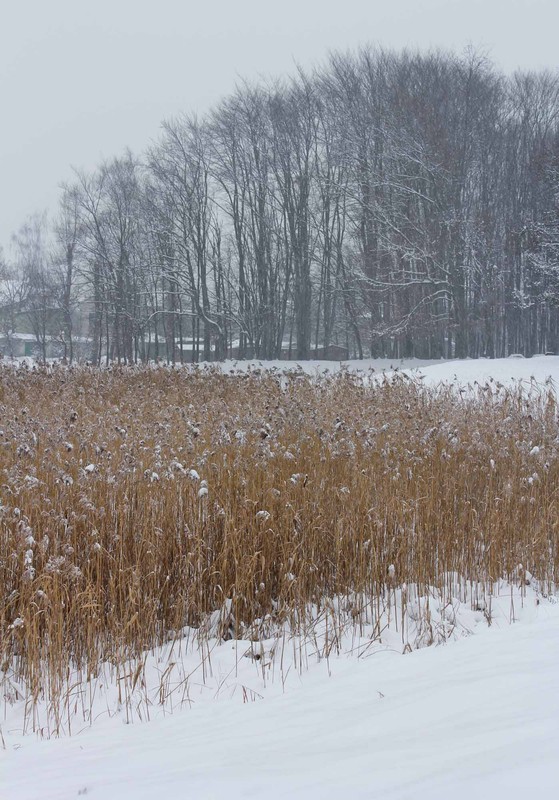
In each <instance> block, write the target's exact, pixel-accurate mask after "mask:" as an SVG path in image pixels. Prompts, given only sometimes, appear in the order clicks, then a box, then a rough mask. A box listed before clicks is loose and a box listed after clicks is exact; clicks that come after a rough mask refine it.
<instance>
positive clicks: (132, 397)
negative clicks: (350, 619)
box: [0, 368, 559, 724]
mask: <svg viewBox="0 0 559 800" xmlns="http://www.w3.org/2000/svg"><path fill="white" fill-rule="evenodd" d="M558 433H559V431H558V425H557V407H556V400H555V395H554V393H553V392H552V391H551V390H550V389H549V388H546V387H539V388H538V387H535V386H532V387H531V391H529V392H527V391H526V390H525V389H524V390H523V389H522V388H521V387H515V388H504V387H499V386H497V385H495V384H491V385H488V386H485V387H470V389H469V390H468V392H467V393H465V394H464V393H462V394H461V393H460V392H459V391H457V390H456V389H453V388H448V387H446V388H438V389H427V388H425V387H424V386H422V385H421V381H419V380H414V379H410V378H407V377H404V376H398V375H396V376H395V377H392V378H385V379H372V378H371V376H370V375H361V376H359V375H354V374H350V373H347V372H342V373H340V374H338V375H336V376H335V377H309V376H307V375H304V374H303V373H294V374H289V375H286V376H283V375H280V374H278V373H273V372H263V371H258V370H254V371H252V372H249V373H246V374H233V375H227V374H221V373H220V372H219V371H217V370H212V369H192V370H187V369H180V370H172V369H163V368H161V369H157V370H153V369H125V368H114V369H110V370H106V371H96V370H92V369H87V368H80V369H75V370H68V369H62V368H59V369H56V368H41V369H34V370H29V369H18V370H13V369H11V368H3V369H0V593H1V604H0V668H1V670H2V671H3V672H2V673H0V681H1V680H2V675H4V679H6V676H7V675H8V674H9V676H10V681H11V682H12V684H15V683H18V684H19V685H25V686H26V691H27V692H28V694H27V700H28V706H27V707H28V715H29V720H30V724H32V722H33V709H34V707H35V706H36V704H37V703H38V702H39V701H40V700H41V698H42V697H43V696H46V695H48V697H49V699H50V702H51V703H52V708H53V709H54V713H55V716H56V714H61V713H62V711H61V706H60V700H61V697H62V695H63V693H64V691H65V688H64V687H67V683H68V680H69V675H70V674H71V673H72V674H73V671H75V670H77V672H78V674H79V675H80V676H81V677H82V678H83V679H84V680H88V679H89V680H92V679H94V678H95V675H96V672H97V670H98V668H99V665H100V664H101V663H103V662H111V663H114V664H115V665H119V664H123V663H124V662H125V661H126V660H127V659H130V658H133V657H137V656H139V655H140V654H141V653H143V652H145V651H146V650H147V649H149V648H153V647H156V646H158V645H160V644H162V643H164V642H166V641H168V640H169V639H172V638H173V637H175V636H179V635H180V634H179V632H180V631H182V630H183V629H184V627H185V626H190V627H192V628H197V629H198V630H199V631H201V632H203V631H207V630H209V627H208V620H210V619H213V620H215V619H216V612H219V615H218V617H217V619H218V627H217V629H215V626H214V629H213V630H214V633H215V632H217V634H218V635H219V636H220V637H222V638H225V639H227V638H239V637H245V638H251V639H253V640H254V639H257V638H258V636H259V633H260V632H261V631H262V630H263V629H264V627H266V628H267V629H269V628H270V626H273V625H282V624H285V623H288V624H289V625H290V627H291V629H292V630H297V628H298V626H299V627H300V626H301V625H303V624H304V620H305V619H306V618H307V617H308V609H309V608H310V607H312V608H314V609H316V610H318V612H320V609H321V608H324V607H325V606H328V608H329V609H334V608H335V607H334V606H333V605H332V604H331V601H332V598H336V597H340V596H343V597H346V598H351V601H350V605H351V604H354V606H355V607H354V608H353V607H350V608H349V612H350V613H351V614H353V615H354V616H355V618H356V619H357V618H359V614H360V612H361V610H362V606H363V604H367V603H368V604H371V607H372V609H373V614H374V606H375V603H378V602H379V598H382V597H385V596H386V594H387V593H390V592H391V591H394V592H395V591H396V588H397V587H398V589H399V592H400V594H399V595H398V596H399V597H400V602H402V603H403V602H405V598H406V596H407V595H406V592H409V589H410V587H413V588H414V592H415V594H416V595H417V596H419V595H421V594H422V593H423V592H425V591H427V590H428V589H429V587H436V588H437V589H438V590H440V591H441V592H442V593H443V594H445V595H447V596H448V597H449V598H451V597H452V596H453V595H456V594H457V593H459V592H461V591H462V592H466V588H467V586H468V585H469V586H470V592H469V593H468V594H467V596H468V597H471V598H474V599H473V600H472V602H478V601H479V598H480V596H483V595H484V594H485V593H489V592H490V591H491V586H492V584H493V582H494V581H496V580H497V579H499V578H502V577H505V578H506V577H511V576H514V578H515V579H518V578H519V576H520V579H521V580H523V576H524V575H525V574H527V573H526V572H525V571H526V570H529V572H531V573H533V574H534V575H536V576H537V577H538V579H539V581H540V585H541V586H542V587H543V589H544V591H545V590H546V588H547V590H550V589H551V587H552V586H553V585H554V583H555V580H556V573H557V565H558V547H557V542H558V526H559V514H558V500H559V457H558V456H559V438H558ZM519 565H521V566H519ZM404 584H405V587H404V589H405V591H401V590H402V586H403V585H404ZM472 587H475V591H474V590H472ZM465 596H466V595H465ZM476 598H477V599H476ZM328 604H330V605H328ZM480 607H481V606H480ZM345 610H346V611H347V610H348V606H347V604H346V607H345ZM212 614H213V617H212V616H211V615H212ZM332 614H333V616H334V617H335V611H334V610H332ZM136 679H137V677H136Z"/></svg>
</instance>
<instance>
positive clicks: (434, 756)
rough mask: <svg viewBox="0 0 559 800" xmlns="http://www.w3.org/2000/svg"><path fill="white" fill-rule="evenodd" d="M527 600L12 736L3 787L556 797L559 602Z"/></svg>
mask: <svg viewBox="0 0 559 800" xmlns="http://www.w3.org/2000/svg"><path fill="white" fill-rule="evenodd" d="M504 602H505V604H506V599H505V601H504ZM508 603H509V604H510V598H509V600H508ZM523 606H524V608H523V609H522V612H521V613H519V612H518V611H517V612H516V614H515V615H516V617H517V618H518V621H517V622H515V623H514V624H512V625H511V624H509V623H508V621H504V620H502V621H501V622H502V624H499V618H498V617H497V619H496V622H495V624H494V625H492V626H491V627H489V628H488V627H487V626H485V625H481V626H479V628H476V633H475V635H473V636H468V637H461V638H459V639H458V640H457V641H455V642H453V643H449V644H446V645H444V646H439V647H437V646H432V647H426V648H424V649H420V650H416V651H414V652H412V653H409V654H407V655H401V651H400V653H398V652H396V651H395V650H392V649H386V650H373V651H372V652H371V654H369V655H367V654H365V655H363V656H362V657H361V658H359V659H358V658H355V657H350V656H348V654H342V655H340V656H338V657H336V658H332V659H329V660H328V664H327V665H326V664H325V663H324V662H322V663H320V664H315V665H314V667H312V668H309V669H308V670H307V671H305V672H303V673H302V674H301V675H300V676H298V678H297V680H296V681H293V682H292V683H291V685H290V686H289V687H288V688H286V689H285V691H284V692H282V691H279V692H278V691H276V692H271V693H270V696H266V697H264V699H256V697H255V696H253V697H246V698H245V700H246V702H244V703H243V702H235V701H234V700H229V701H226V700H224V701H223V702H213V701H212V702H206V703H203V702H201V703H197V702H194V703H193V704H192V707H190V708H185V709H183V710H180V711H176V712H175V713H174V714H173V715H171V716H168V717H167V718H160V719H155V720H152V721H151V722H148V723H145V724H136V725H125V724H123V718H122V717H121V716H115V717H112V718H110V719H105V720H104V721H102V722H99V723H98V724H95V725H93V726H92V727H90V728H87V729H85V730H84V731H83V732H82V733H80V734H79V735H75V736H73V737H67V738H62V739H51V740H48V741H36V740H34V739H32V738H31V737H26V738H22V739H20V740H18V741H17V743H14V742H12V741H11V737H8V739H7V746H6V749H5V750H4V751H2V752H1V753H0V786H1V787H2V791H1V796H2V798H3V800H51V799H52V800H54V798H57V799H59V800H66V799H67V798H75V797H79V796H87V797H92V798H93V797H95V798H103V800H111V799H112V798H114V799H115V800H117V798H118V799H119V800H128V799H130V800H140V799H143V798H145V800H147V799H148V798H153V797H159V798H222V797H228V798H240V797H266V798H270V799H275V798H305V799H306V800H308V798H317V799H320V800H327V799H328V798H332V800H334V798H336V800H337V798H340V797H352V798H383V799H384V798H390V800H396V798H398V799H400V800H404V798H406V799H407V798H410V799H411V798H414V799H415V798H429V800H439V798H440V800H442V799H443V798H445V799H446V798H448V797H450V798H452V800H461V799H462V798H464V800H466V798H467V800H471V798H490V797H491V798H495V800H499V799H500V798H507V800H515V798H524V797H526V796H535V794H536V795H537V793H538V792H542V793H545V794H544V796H546V797H554V796H556V787H557V784H558V781H559V759H558V753H559V669H558V666H557V665H558V664H559V635H558V631H559V604H553V603H552V602H550V600H549V599H544V598H541V597H539V596H537V594H536V593H533V592H531V591H528V592H527V593H526V596H525V598H524V600H523ZM504 607H505V606H504ZM228 646H229V647H230V648H232V647H233V646H234V645H232V643H231V642H229V643H228ZM223 647H225V645H223ZM237 700H239V698H238V697H237ZM4 731H5V729H4ZM5 733H6V731H5Z"/></svg>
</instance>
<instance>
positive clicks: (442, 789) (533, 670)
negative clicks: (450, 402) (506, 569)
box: [0, 356, 559, 800]
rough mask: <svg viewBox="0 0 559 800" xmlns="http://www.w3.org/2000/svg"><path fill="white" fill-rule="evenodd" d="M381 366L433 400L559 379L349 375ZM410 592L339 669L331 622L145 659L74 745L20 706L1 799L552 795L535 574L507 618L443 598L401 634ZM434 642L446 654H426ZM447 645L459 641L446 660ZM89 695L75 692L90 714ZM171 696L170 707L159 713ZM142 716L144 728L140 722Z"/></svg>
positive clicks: (552, 641) (7, 726)
mask: <svg viewBox="0 0 559 800" xmlns="http://www.w3.org/2000/svg"><path fill="white" fill-rule="evenodd" d="M240 366H241V365H240V364H239V365H233V364H226V365H224V367H223V368H224V369H236V368H237V367H240ZM265 366H266V367H268V366H270V365H269V364H266V365H265ZM275 366H276V367H277V368H281V369H285V366H286V365H285V362H278V363H277V364H276V365H275ZM242 367H243V368H247V365H246V364H243V365H242ZM371 367H372V368H374V369H375V370H376V371H381V370H383V369H384V370H391V369H392V368H394V367H398V368H400V369H405V370H413V371H414V374H416V375H422V376H424V377H423V380H424V381H425V383H428V384H431V385H433V384H436V383H439V382H441V381H445V382H455V383H457V384H459V385H463V386H467V385H468V384H474V382H475V381H477V382H478V383H485V382H486V381H487V380H490V379H491V380H494V381H496V382H499V383H503V384H510V383H511V381H522V382H523V383H525V384H526V385H529V384H530V382H531V380H532V378H533V379H534V380H535V381H537V382H538V383H540V384H544V383H545V382H546V381H547V380H548V379H551V381H552V382H553V384H555V385H557V381H558V380H559V357H554V356H553V357H551V356H550V357H546V356H541V357H534V358H532V359H513V358H511V359H500V360H495V361H486V360H480V361H473V360H472V361H453V362H429V363H425V362H419V363H418V362H411V363H410V362H404V363H402V364H399V363H397V362H396V363H394V362H390V363H386V362H379V361H366V362H350V364H349V365H348V368H351V369H360V370H363V371H365V372H367V371H368V370H369V369H370V368H371ZM253 368H260V367H259V365H258V364H254V363H253ZM304 368H305V370H306V371H309V372H315V373H316V372H317V371H319V370H322V369H325V368H328V369H329V370H330V371H332V370H333V369H336V368H339V365H335V364H333V363H332V362H309V363H308V364H305V365H304ZM548 385H550V384H548ZM397 592H398V593H399V594H398V595H397V596H396V593H395V592H394V597H393V610H391V608H390V604H388V607H387V608H385V610H384V611H383V614H384V617H382V620H381V623H382V626H384V625H385V623H386V628H385V630H384V632H383V635H382V637H381V642H380V643H379V642H375V643H374V644H371V631H370V627H369V621H368V620H367V619H365V621H364V623H363V625H362V626H361V627H360V628H359V630H357V628H356V627H355V626H353V627H352V626H351V625H349V624H348V626H347V628H346V629H345V630H341V631H340V630H338V631H337V632H336V646H335V647H332V649H331V650H329V651H328V652H329V657H328V658H325V657H322V658H319V657H318V655H317V654H318V653H319V652H322V654H323V655H324V653H325V652H326V649H325V636H326V637H327V638H328V637H329V640H331V639H332V632H331V631H330V632H329V633H326V629H325V625H326V621H325V620H324V619H323V620H322V621H320V620H319V621H318V622H317V625H316V627H315V629H314V630H313V631H312V632H311V635H309V637H308V638H307V639H306V640H305V641H302V640H301V639H300V638H290V637H289V636H287V637H284V638H283V639H280V638H276V639H274V637H273V636H270V639H268V640H266V641H262V642H259V643H258V644H257V645H251V643H250V642H249V641H243V642H224V643H221V644H218V643H217V642H215V641H214V644H213V645H212V644H211V642H212V639H211V636H209V638H208V639H207V640H206V647H207V646H208V643H209V644H210V647H211V650H210V652H209V653H208V652H207V651H206V657H205V660H204V666H203V667H202V666H201V662H200V654H199V652H198V653H197V652H196V649H195V648H194V647H192V648H191V649H190V650H189V648H188V647H183V645H181V646H178V645H177V644H175V645H174V648H173V650H172V651H171V645H169V646H168V647H167V648H162V649H161V650H160V651H157V652H155V653H152V654H147V655H146V660H145V667H144V670H143V673H142V677H141V680H140V681H139V682H138V684H137V685H136V688H135V690H134V691H133V692H132V694H131V696H130V698H129V702H128V703H127V704H125V705H124V706H123V704H122V703H120V704H119V702H118V700H117V698H116V696H115V692H114V685H113V686H111V681H110V675H109V676H108V677H109V680H108V681H107V683H106V685H103V683H102V681H101V680H100V681H99V682H98V684H97V685H96V686H95V687H94V688H95V697H94V700H93V702H92V704H91V707H92V709H93V716H92V719H91V723H92V724H88V723H87V722H84V721H83V719H82V721H81V723H80V722H79V715H77V714H76V715H75V716H74V719H73V721H72V732H73V734H74V735H73V736H71V737H68V736H64V737H62V738H60V739H50V740H45V739H42V740H39V739H37V738H36V737H34V736H33V735H30V734H24V733H23V731H22V719H23V708H22V703H21V701H20V702H19V703H18V702H15V703H10V702H7V701H6V700H5V701H4V703H3V709H2V711H3V714H2V719H1V720H0V733H1V735H0V797H1V798H2V800H31V799H33V800H48V799H49V798H52V799H54V798H59V799H60V800H62V799H64V800H66V799H67V798H68V799H69V798H75V797H79V796H86V797H94V798H99V799H100V800H101V798H102V799H103V800H111V798H115V800H116V798H123V800H128V798H130V800H132V798H133V799H134V800H139V799H140V798H152V797H160V798H161V799H162V800H167V798H169V799H171V798H202V799H204V798H218V797H219V798H221V797H223V796H226V797H228V798H231V799H232V800H233V799H234V798H238V797H266V798H268V799H269V800H271V799H272V798H299V797H300V798H303V797H304V798H305V799H306V800H309V799H310V798H313V799H314V798H317V799H320V800H322V799H323V798H324V799H326V798H339V797H342V796H347V797H352V798H353V797H355V798H377V797H378V798H383V800H384V798H390V800H395V799H396V798H401V799H402V800H403V799H404V798H406V799H407V798H409V799H410V800H411V799H412V798H413V800H416V799H417V798H429V800H438V798H441V800H442V798H443V797H444V798H447V797H451V798H452V800H460V799H461V798H468V800H471V799H472V798H478V797H479V798H495V800H500V798H507V800H514V799H515V798H525V797H526V796H527V795H530V796H532V795H534V794H535V793H538V792H541V793H544V795H545V796H546V797H554V796H555V795H556V793H557V786H558V785H559V668H558V665H559V635H558V634H559V603H556V602H555V598H554V597H553V596H552V597H547V596H545V595H544V594H542V593H541V592H540V591H539V587H538V585H537V582H536V581H532V582H531V585H529V586H526V585H525V583H524V581H523V580H522V575H520V574H519V580H518V581H517V583H516V584H514V585H513V586H512V587H511V586H509V585H505V584H503V583H502V584H500V585H499V587H498V588H497V590H496V591H495V596H494V597H493V598H492V600H491V606H488V604H487V599H486V598H482V599H481V601H480V602H478V601H477V600H476V601H475V602H474V598H473V596H472V594H471V592H470V594H469V595H468V594H465V595H464V597H463V598H462V602H460V603H459V602H458V598H454V599H452V598H451V602H450V605H449V603H448V598H446V599H445V600H444V602H441V601H440V598H437V597H436V596H435V595H433V596H432V597H431V598H430V608H429V614H428V615H427V616H426V615H425V601H424V598H423V599H422V598H415V599H413V598H407V600H408V601H410V602H408V603H407V616H406V618H405V619H404V620H402V618H401V616H400V618H398V615H397V609H398V608H402V596H401V589H398V590H397ZM389 597H390V593H389ZM349 616H351V615H349ZM365 617H366V614H365ZM339 618H340V617H339V615H338V616H337V619H339ZM488 619H490V620H491V625H489V626H488V624H487V620H488ZM377 622H378V620H377ZM426 622H427V623H428V626H427V627H426ZM511 622H512V623H513V624H511ZM276 634H277V632H276ZM431 640H432V641H433V642H434V645H435V646H430V647H429V646H425V645H427V644H429V642H430V641H431ZM442 640H447V641H448V643H447V644H445V645H439V646H437V643H439V642H441V641H442ZM280 642H281V646H280ZM416 648H417V649H416ZM404 651H405V653H406V654H405V655H403V654H402V653H403V652H404ZM170 656H171V658H170ZM255 656H256V657H255ZM171 662H172V663H173V664H174V665H175V666H174V667H173V670H172V671H171V672H170V673H166V672H165V670H166V668H167V666H168V665H169V664H170V663H171ZM203 673H204V674H203ZM162 687H163V688H162ZM82 689H84V690H86V689H87V687H80V686H78V687H77V688H75V690H74V696H75V698H76V700H77V701H78V700H79V697H80V692H81V691H82ZM161 692H162V693H163V695H165V698H166V700H165V703H164V704H163V706H158V702H157V697H158V694H159V695H161ZM173 698H177V699H176V700H175V699H173ZM88 703H89V700H86V701H85V703H83V704H82V705H83V706H84V707H87V706H88ZM171 707H172V708H173V713H172V714H170V713H168V712H169V710H170V709H171ZM148 717H149V721H146V720H147V719H148ZM131 718H134V719H135V724H126V723H127V722H129V721H130V719H131ZM138 719H143V720H144V722H138V721H137V720H138Z"/></svg>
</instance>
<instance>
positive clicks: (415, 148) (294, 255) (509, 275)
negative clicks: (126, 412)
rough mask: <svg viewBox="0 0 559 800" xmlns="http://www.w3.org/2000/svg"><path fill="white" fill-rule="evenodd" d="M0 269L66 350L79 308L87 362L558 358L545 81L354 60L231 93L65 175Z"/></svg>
mask: <svg viewBox="0 0 559 800" xmlns="http://www.w3.org/2000/svg"><path fill="white" fill-rule="evenodd" d="M195 79H196V78H195V76H185V83H186V84H187V83H188V81H189V80H195ZM0 270H1V272H2V273H3V278H4V280H3V281H2V285H3V286H4V290H3V291H4V300H3V303H4V308H7V307H8V306H9V307H11V308H12V309H16V310H17V312H18V313H20V312H22V311H23V310H24V311H25V313H26V314H27V315H28V317H29V319H31V320H32V322H33V331H34V332H35V334H36V336H37V340H38V341H42V342H43V343H44V341H45V340H46V338H47V337H49V336H50V337H52V336H60V337H61V338H62V339H63V341H64V343H65V347H67V348H68V355H69V357H70V358H72V356H73V355H74V352H75V348H74V342H73V340H74V338H76V331H77V328H78V327H79V326H78V322H77V318H78V310H79V309H81V312H80V313H82V315H83V314H84V309H87V313H86V316H87V326H86V333H85V338H86V341H87V342H88V348H89V351H88V357H89V358H90V359H91V360H92V361H93V362H94V363H101V362H103V361H104V360H105V359H109V358H114V359H117V360H119V361H124V362H126V363H130V362H136V361H142V360H147V359H148V358H159V359H161V360H167V361H169V362H172V363H175V362H178V361H182V360H202V359H203V360H212V359H220V358H224V357H226V356H227V355H234V356H235V357H238V358H245V357H256V358H262V359H267V358H278V357H281V356H282V355H283V356H284V357H294V358H297V359H306V358H312V357H313V356H314V355H316V354H320V353H327V352H328V350H329V349H330V350H336V347H337V350H336V352H339V353H341V352H343V351H344V350H345V351H346V352H347V354H348V355H349V356H352V357H367V356H369V355H371V356H376V357H378V356H387V357H390V358H397V357H409V356H418V357H424V358H443V357H466V356H472V357H479V356H487V357H499V356H506V355H508V354H511V353H523V354H525V355H531V354H534V353H539V352H546V351H548V352H559V313H558V305H559V73H549V72H539V73H534V72H529V73H526V72H524V73H523V72H519V73H515V74H513V75H503V74H501V73H500V72H499V71H498V69H497V68H496V67H495V66H494V65H493V64H492V63H491V62H490V61H489V60H488V58H487V57H485V56H484V55H483V54H480V53H479V52H475V51H473V50H471V51H468V52H466V53H464V54H461V55H455V54H452V53H446V52H428V53H415V52H401V53H396V52H391V51H384V50H382V49H379V48H366V49H363V50H361V51H360V52H358V53H352V54H333V55H331V56H330V57H329V58H328V60H327V61H326V63H325V64H323V65H322V66H321V67H320V68H317V69H315V70H314V71H313V72H312V73H306V72H304V71H303V70H299V71H298V72H297V74H296V76H295V77H293V78H290V79H285V80H277V81H274V82H268V83H260V84H258V85H250V84H242V85H240V86H239V87H238V88H237V89H236V91H235V93H234V94H232V95H231V96H229V97H227V98H225V99H224V100H223V101H222V102H221V103H220V104H219V105H218V106H217V107H215V108H213V109H212V110H211V111H210V112H208V113H207V114H206V115H204V116H203V117H200V118H198V117H196V116H193V115H188V114H186V113H185V115H184V116H181V117H179V118H176V119H171V120H167V121H166V122H164V123H163V125H162V133H161V136H160V139H159V140H158V142H157V143H155V144H153V145H152V146H150V147H148V148H147V149H146V150H145V152H143V153H141V154H139V155H134V154H132V153H130V152H127V153H125V154H124V155H122V156H119V157H115V158H114V159H112V160H109V161H106V162H104V163H102V164H100V165H99V166H98V168H97V169H96V170H95V171H94V172H91V173H86V172H83V171H76V172H75V178H74V180H73V181H72V182H71V183H69V184H66V185H64V186H63V187H62V190H61V196H60V206H59V209H58V212H57V213H56V214H55V215H53V217H52V220H49V221H47V220H46V218H45V217H38V216H35V217H32V218H30V219H29V220H27V221H26V222H25V223H24V224H23V225H22V227H21V229H20V230H19V231H18V232H17V234H16V235H15V236H14V239H13V242H12V246H11V250H10V252H9V253H6V255H5V256H4V258H3V261H2V263H1V264H0ZM0 277H2V275H0ZM10 293H11V296H8V295H10ZM54 312H55V313H54ZM14 313H15V312H14ZM9 316H10V315H9V314H6V313H4V321H5V324H6V325H8V324H9V322H6V319H7V317H9ZM12 322H13V321H12Z"/></svg>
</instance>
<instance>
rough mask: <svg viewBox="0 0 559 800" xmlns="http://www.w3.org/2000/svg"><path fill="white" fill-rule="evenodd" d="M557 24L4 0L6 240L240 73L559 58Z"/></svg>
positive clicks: (305, 2) (555, 5)
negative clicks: (454, 54) (81, 180)
mask: <svg viewBox="0 0 559 800" xmlns="http://www.w3.org/2000/svg"><path fill="white" fill-rule="evenodd" d="M558 31H559V0H111V1H109V0H0V245H2V244H3V245H4V249H6V248H7V245H8V244H9V240H10V236H11V234H12V233H13V231H14V230H16V229H17V228H18V227H19V225H20V224H21V223H22V222H23V221H24V219H25V217H26V216H27V215H28V214H30V213H33V212H35V211H41V210H43V209H49V210H50V211H53V210H54V209H55V206H56V198H57V192H58V188H57V187H58V186H59V184H60V182H61V181H63V180H65V179H68V178H69V177H70V176H71V166H77V167H83V168H86V169H90V168H93V167H94V166H95V165H96V164H97V163H98V162H99V161H100V160H101V159H102V158H104V157H110V156H113V155H116V154H118V153H120V152H122V150H123V149H124V148H125V147H127V146H129V147H131V148H132V150H135V151H140V150H141V149H142V148H143V147H144V146H145V145H146V144H148V143H149V141H150V140H153V139H155V138H157V136H158V129H159V125H160V123H161V120H162V119H164V118H165V117H169V116H173V115H174V114H176V113H177V112H179V111H182V110H187V111H196V112H200V113H201V112H203V111H204V110H205V109H207V108H208V107H209V106H211V105H212V104H213V103H215V102H216V101H217V100H219V98H221V97H222V96H224V95H226V94H227V93H228V92H230V91H231V89H232V88H233V87H234V85H235V83H236V82H237V81H238V80H239V78H241V77H242V78H248V79H256V78H257V77H258V76H259V75H263V76H267V75H285V74H288V73H290V72H292V71H293V67H294V64H295V63H296V62H297V63H300V64H302V65H303V66H306V67H308V66H312V65H313V64H317V63H319V62H320V61H321V60H322V59H323V58H324V56H325V55H326V53H327V51H328V50H329V49H341V50H347V49H349V48H356V47H358V46H359V45H361V44H364V43H366V42H377V43H380V44H382V45H385V46H392V47H396V48H401V47H404V46H410V47H414V46H419V47H429V46H444V47H448V48H453V49H456V50H462V49H463V48H464V47H465V46H467V45H468V44H474V45H477V46H481V47H484V48H486V49H487V51H488V52H489V54H490V55H491V57H492V58H493V60H494V61H495V62H496V63H497V64H498V65H499V66H500V67H502V68H503V69H504V70H507V71H513V70H514V69H516V68H519V67H520V68H530V69H539V68H544V67H547V68H550V69H557V68H558V67H559V56H558V53H559V50H558Z"/></svg>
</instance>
